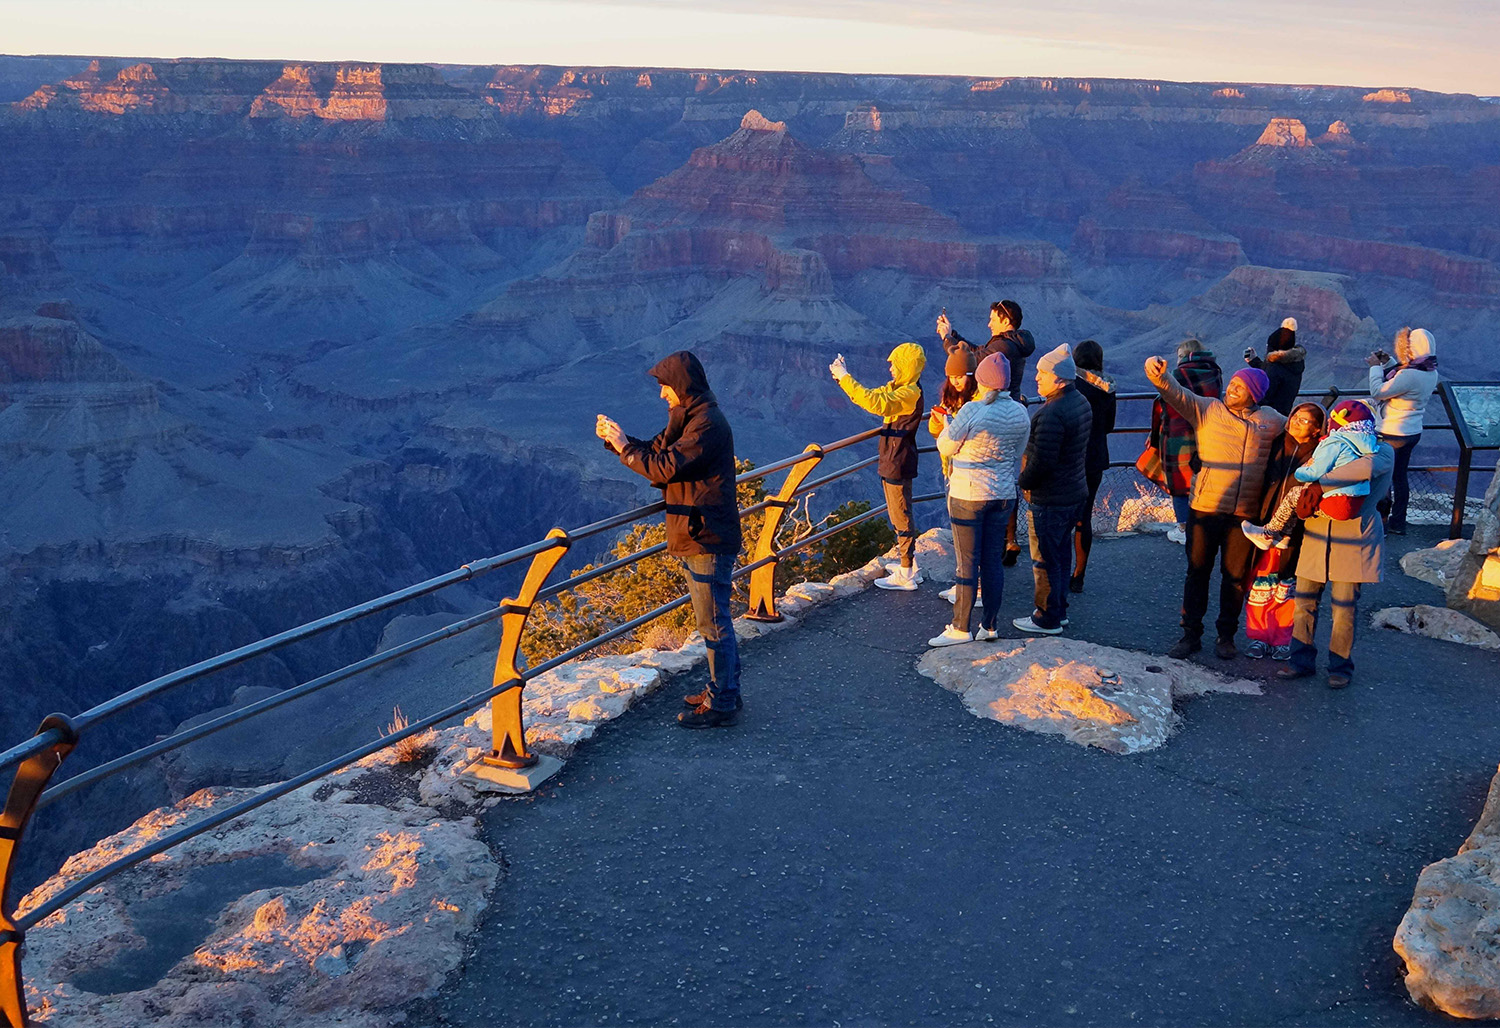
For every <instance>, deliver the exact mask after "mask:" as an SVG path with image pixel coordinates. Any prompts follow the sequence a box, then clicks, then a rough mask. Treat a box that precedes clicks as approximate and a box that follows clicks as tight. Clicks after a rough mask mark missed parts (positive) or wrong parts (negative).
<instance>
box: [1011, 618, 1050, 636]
mask: <svg viewBox="0 0 1500 1028" xmlns="http://www.w3.org/2000/svg"><path fill="white" fill-rule="evenodd" d="M1011 624H1013V625H1015V626H1016V627H1017V628H1019V629H1020V630H1021V631H1023V632H1030V633H1032V634H1033V635H1062V625H1058V626H1057V627H1056V628H1043V627H1042V626H1041V625H1039V624H1037V623H1036V622H1035V621H1033V620H1031V618H1030V617H1029V616H1028V617H1024V618H1016V619H1015V620H1014V621H1012V622H1011Z"/></svg>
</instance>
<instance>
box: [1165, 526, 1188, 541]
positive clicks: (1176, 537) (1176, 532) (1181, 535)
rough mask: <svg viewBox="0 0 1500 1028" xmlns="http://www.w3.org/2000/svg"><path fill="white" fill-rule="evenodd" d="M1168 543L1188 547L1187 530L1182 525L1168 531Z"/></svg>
mask: <svg viewBox="0 0 1500 1028" xmlns="http://www.w3.org/2000/svg"><path fill="white" fill-rule="evenodd" d="M1167 542H1169V543H1176V544H1177V545H1178V546H1186V545H1187V529H1186V528H1184V527H1183V526H1182V525H1178V526H1177V527H1176V528H1169V529H1167Z"/></svg>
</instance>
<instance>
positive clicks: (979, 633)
mask: <svg viewBox="0 0 1500 1028" xmlns="http://www.w3.org/2000/svg"><path fill="white" fill-rule="evenodd" d="M998 638H1000V633H999V632H997V631H995V630H994V629H993V628H982V627H981V628H976V629H974V641H975V642H982V643H987V642H994V641H995V640H996V639H998Z"/></svg>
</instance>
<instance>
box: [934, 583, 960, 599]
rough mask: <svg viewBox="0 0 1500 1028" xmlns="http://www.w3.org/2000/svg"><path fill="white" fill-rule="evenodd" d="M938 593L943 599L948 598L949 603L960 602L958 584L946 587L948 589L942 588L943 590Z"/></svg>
mask: <svg viewBox="0 0 1500 1028" xmlns="http://www.w3.org/2000/svg"><path fill="white" fill-rule="evenodd" d="M938 595H939V596H941V597H942V598H943V599H945V600H947V601H948V602H949V603H957V602H958V586H956V585H950V586H949V587H948V588H946V589H944V590H942V591H941V592H939V593H938Z"/></svg>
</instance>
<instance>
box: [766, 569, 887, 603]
mask: <svg viewBox="0 0 1500 1028" xmlns="http://www.w3.org/2000/svg"><path fill="white" fill-rule="evenodd" d="M881 573H882V574H884V571H882V572H881ZM832 598H833V586H831V585H829V584H828V583H827V582H798V583H797V584H796V585H794V586H792V587H791V588H790V589H788V590H787V591H786V599H795V600H803V601H805V602H807V603H822V602H823V601H825V600H829V599H832ZM782 602H786V601H785V600H783V601H782Z"/></svg>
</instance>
